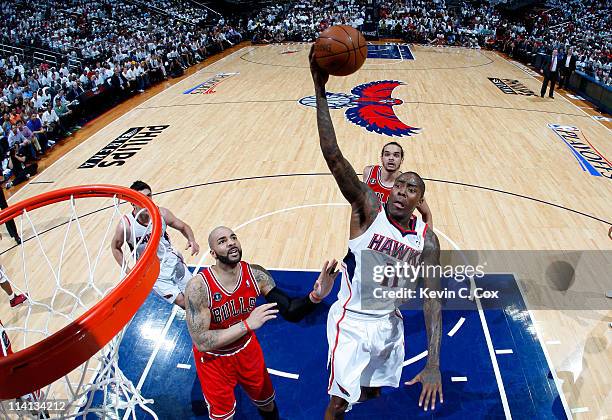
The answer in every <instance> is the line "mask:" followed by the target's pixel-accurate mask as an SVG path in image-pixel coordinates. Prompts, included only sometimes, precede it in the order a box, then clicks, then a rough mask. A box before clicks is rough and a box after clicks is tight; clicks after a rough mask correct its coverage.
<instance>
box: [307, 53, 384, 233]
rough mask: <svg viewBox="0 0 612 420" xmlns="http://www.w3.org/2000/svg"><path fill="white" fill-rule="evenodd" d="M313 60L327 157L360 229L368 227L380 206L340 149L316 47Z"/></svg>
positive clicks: (318, 122) (322, 138)
mask: <svg viewBox="0 0 612 420" xmlns="http://www.w3.org/2000/svg"><path fill="white" fill-rule="evenodd" d="M309 59H310V72H311V74H312V80H313V81H314V85H315V95H316V100H317V127H318V129H319V142H320V145H321V151H322V152H323V157H324V158H325V161H326V162H327V166H328V167H329V170H330V171H331V173H332V175H333V176H334V179H335V180H336V183H337V184H338V187H340V192H342V195H343V196H344V198H346V200H347V201H348V202H349V203H351V206H352V207H353V211H354V212H355V211H356V212H357V213H358V214H359V224H360V227H367V226H369V225H370V224H371V223H372V221H374V219H375V218H376V215H377V214H378V210H379V208H380V203H379V201H378V198H377V197H376V195H375V194H374V193H373V192H372V190H371V189H370V188H368V186H367V185H365V184H364V183H363V182H361V181H360V180H359V177H358V176H357V174H356V173H355V169H353V167H352V166H351V164H350V163H349V161H348V160H346V158H345V157H344V156H343V155H342V152H341V151H340V147H338V141H337V139H336V133H335V131H334V125H333V123H332V119H331V115H330V114H329V105H328V103H327V96H326V93H325V83H327V79H328V78H329V75H328V74H327V73H325V71H323V70H322V69H321V68H320V67H319V66H318V65H317V63H316V61H315V59H314V47H313V48H311V50H310V56H309Z"/></svg>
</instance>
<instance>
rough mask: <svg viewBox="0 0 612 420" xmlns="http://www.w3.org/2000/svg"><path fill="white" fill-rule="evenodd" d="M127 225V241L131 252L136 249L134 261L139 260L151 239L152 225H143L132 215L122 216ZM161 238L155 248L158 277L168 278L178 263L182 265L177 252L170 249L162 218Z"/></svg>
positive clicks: (164, 222) (170, 245)
mask: <svg viewBox="0 0 612 420" xmlns="http://www.w3.org/2000/svg"><path fill="white" fill-rule="evenodd" d="M124 218H125V220H126V221H127V223H125V226H126V229H128V230H129V232H130V233H129V238H130V240H129V241H127V243H128V245H129V247H130V249H131V250H134V248H136V259H138V258H140V255H141V254H142V253H143V252H144V250H145V248H146V246H147V243H148V242H149V239H150V238H151V231H152V229H153V225H152V224H151V223H149V224H148V226H145V225H143V224H142V223H140V222H139V221H138V219H136V217H134V214H132V213H128V214H126V215H125V216H124ZM161 219H162V236H161V238H160V240H159V246H158V247H157V257H158V258H159V277H160V278H169V277H171V276H172V273H173V272H174V268H175V266H176V265H177V264H178V263H181V264H182V258H181V257H180V256H179V254H178V252H176V251H175V250H174V248H172V244H171V243H170V237H169V236H168V233H167V232H166V227H167V225H166V221H165V220H164V218H163V217H162V218H161Z"/></svg>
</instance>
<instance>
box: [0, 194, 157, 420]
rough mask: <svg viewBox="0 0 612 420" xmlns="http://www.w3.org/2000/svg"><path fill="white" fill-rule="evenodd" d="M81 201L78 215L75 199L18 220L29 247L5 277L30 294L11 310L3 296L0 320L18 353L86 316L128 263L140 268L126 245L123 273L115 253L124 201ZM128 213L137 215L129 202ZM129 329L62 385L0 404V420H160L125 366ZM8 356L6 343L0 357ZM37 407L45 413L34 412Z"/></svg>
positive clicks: (7, 257)
mask: <svg viewBox="0 0 612 420" xmlns="http://www.w3.org/2000/svg"><path fill="white" fill-rule="evenodd" d="M78 201H79V207H81V208H80V210H81V214H80V215H79V213H78V212H77V205H76V204H77V200H75V199H74V197H71V198H70V200H68V201H65V202H62V203H56V204H51V205H48V206H44V207H42V208H39V209H36V210H34V211H32V212H27V211H24V212H23V213H22V215H21V217H18V218H15V222H16V223H17V228H18V231H19V234H20V236H21V238H22V239H23V241H24V242H23V243H22V244H21V245H20V246H19V247H16V248H13V249H9V250H8V251H5V252H3V254H2V255H0V261H1V262H2V266H1V267H0V275H1V276H2V277H1V278H2V279H3V280H6V279H8V283H9V284H10V285H11V287H12V289H13V292H14V293H15V294H16V295H19V294H21V293H25V294H27V295H28V300H26V301H25V302H24V303H22V304H21V305H19V306H17V307H15V308H10V309H9V308H8V306H9V305H8V302H6V301H5V300H4V299H6V298H7V297H6V296H4V295H5V293H3V292H0V320H1V321H2V323H3V324H4V331H5V333H6V335H7V336H8V339H9V340H10V344H11V347H12V351H13V352H16V351H18V350H21V349H24V348H26V347H28V346H31V345H32V344H34V343H36V342H38V341H40V340H42V339H44V338H45V337H48V336H50V335H52V334H53V333H54V332H56V331H58V330H59V329H61V328H63V327H64V326H66V325H68V324H69V323H70V322H72V321H73V320H75V319H76V318H78V317H79V316H81V315H82V314H83V313H85V312H86V311H87V310H88V309H89V308H91V306H92V305H93V304H95V303H97V302H99V301H100V300H101V299H102V298H103V297H104V296H106V295H107V294H108V293H109V292H110V291H111V290H112V289H113V288H114V287H115V286H116V285H117V284H118V282H119V280H120V279H122V278H123V277H124V276H125V274H126V268H127V264H128V263H129V265H130V266H131V267H133V266H134V264H135V261H136V256H135V252H132V251H130V250H129V249H127V246H124V247H123V252H124V256H125V258H124V263H123V265H122V266H121V267H119V265H118V264H117V263H116V261H115V260H114V259H113V257H112V253H111V250H110V242H111V238H112V236H113V233H114V229H115V226H116V225H117V223H119V221H120V220H121V218H122V217H123V216H124V213H122V212H121V210H120V208H119V207H120V206H121V205H122V203H120V201H119V199H117V198H116V197H113V198H87V200H83V199H80V200H78ZM128 205H129V204H128ZM122 207H123V210H124V211H131V206H130V207H129V209H128V207H127V205H126V204H125V203H123V205H122ZM99 209H101V210H99ZM101 214H102V215H105V216H102V217H101ZM58 215H62V216H58ZM103 217H105V218H106V220H104V221H103V220H102V218H103ZM35 221H36V222H35ZM124 225H125V224H124ZM124 230H125V227H124ZM102 232H103V233H102ZM3 237H4V238H3V239H4V240H3V241H2V242H0V246H1V247H2V250H3V251H4V250H6V248H7V245H8V246H10V245H11V244H12V240H11V238H10V237H8V235H6V234H3ZM124 237H125V235H124ZM126 260H127V261H126ZM7 300H8V299H7ZM128 325H129V323H128ZM126 328H127V325H126V327H124V328H123V329H122V330H121V332H120V333H119V334H118V335H117V336H116V337H114V338H113V339H112V340H111V341H110V342H109V343H108V344H107V345H106V346H105V347H104V348H102V349H101V350H100V351H99V352H98V353H97V354H96V355H95V356H94V357H92V358H91V359H89V360H88V361H87V362H85V363H84V364H82V365H81V366H79V367H78V368H76V369H75V370H73V371H72V372H70V373H69V374H67V375H65V376H64V377H62V378H60V379H59V380H57V381H56V382H54V383H52V384H49V385H47V386H45V387H44V388H43V389H41V390H38V391H34V392H32V393H30V394H28V395H24V396H23V397H21V398H20V399H18V400H13V401H10V400H5V401H0V417H2V418H74V417H77V416H81V415H84V414H90V413H93V414H95V415H97V416H99V417H100V418H103V419H120V418H123V419H125V418H133V419H136V414H135V408H136V407H137V406H139V407H140V408H141V409H142V410H144V411H146V412H147V413H149V414H150V415H151V416H152V417H153V418H155V419H157V416H156V415H155V413H154V412H153V411H152V410H151V409H150V408H149V407H147V404H151V403H152V402H153V401H152V400H148V399H145V398H144V397H143V396H142V395H141V394H140V390H139V389H137V388H136V387H135V386H134V384H133V383H132V382H131V381H130V380H129V379H128V378H126V376H125V375H124V374H123V372H122V371H121V369H120V368H119V356H118V355H119V346H120V344H121V340H122V339H123V336H124V333H125V331H126ZM0 333H2V328H1V327H0ZM6 352H7V350H6V349H5V348H3V347H2V346H1V345H0V357H1V356H3V355H4V354H5V353H6ZM35 407H43V408H45V409H44V410H39V412H36V410H31V408H35ZM23 408H25V410H23ZM46 408H50V409H46ZM46 416H48V417H46Z"/></svg>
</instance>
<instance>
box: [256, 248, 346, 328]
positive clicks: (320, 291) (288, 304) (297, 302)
mask: <svg viewBox="0 0 612 420" xmlns="http://www.w3.org/2000/svg"><path fill="white" fill-rule="evenodd" d="M337 265H338V262H337V261H336V260H332V262H331V263H329V262H328V261H325V264H324V265H323V270H322V271H321V273H320V274H319V278H318V279H317V281H316V282H315V284H314V287H313V290H312V292H310V293H309V294H308V295H307V296H304V297H299V298H292V297H289V296H287V294H286V293H285V292H283V291H282V290H281V289H280V288H278V287H277V286H276V283H275V282H274V279H273V278H272V275H270V273H269V272H268V270H266V269H265V268H263V267H262V266H260V265H251V270H252V271H253V275H254V276H255V280H256V281H257V286H258V287H259V290H260V291H261V294H262V295H264V296H265V298H266V300H267V301H268V302H274V303H276V304H278V309H279V311H280V314H281V315H282V317H283V318H285V319H286V320H287V321H289V322H298V321H301V320H302V319H303V318H304V317H305V316H306V315H308V314H310V313H311V312H312V311H313V310H314V309H315V307H316V305H317V303H319V302H321V301H322V300H323V299H325V297H326V296H327V295H329V293H330V292H331V289H332V287H333V285H334V280H335V279H336V276H337V275H338V271H336V266H337Z"/></svg>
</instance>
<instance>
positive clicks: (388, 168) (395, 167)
mask: <svg viewBox="0 0 612 420" xmlns="http://www.w3.org/2000/svg"><path fill="white" fill-rule="evenodd" d="M380 161H381V165H370V166H366V167H365V168H363V182H365V184H366V185H367V186H368V187H370V188H371V189H372V191H374V192H375V193H376V196H377V197H378V199H379V200H380V202H381V203H382V204H386V203H387V199H388V198H389V194H390V193H391V189H392V188H393V184H394V183H395V179H396V178H397V177H398V176H400V174H401V173H402V171H401V167H402V162H403V161H404V149H403V148H402V146H401V145H400V144H399V143H398V142H395V141H392V142H389V143H387V144H385V145H384V146H383V148H382V151H381V152H380ZM417 210H418V211H419V213H421V215H422V216H423V221H424V222H425V223H427V225H428V226H429V227H430V228H433V217H432V215H431V210H430V209H429V206H428V205H427V201H425V198H423V201H422V202H421V203H419V204H418V205H417Z"/></svg>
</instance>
